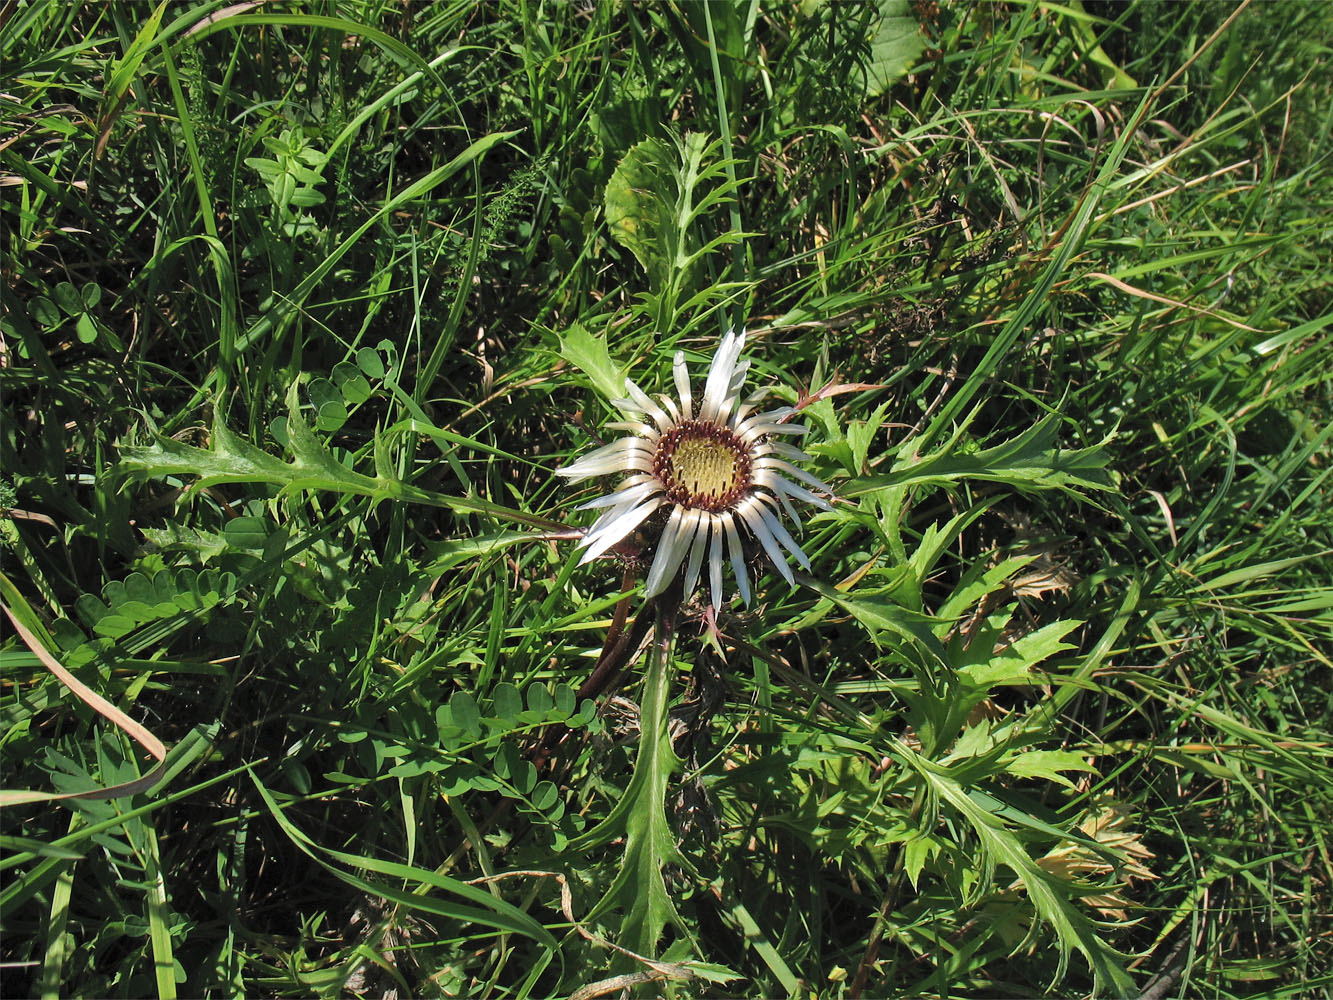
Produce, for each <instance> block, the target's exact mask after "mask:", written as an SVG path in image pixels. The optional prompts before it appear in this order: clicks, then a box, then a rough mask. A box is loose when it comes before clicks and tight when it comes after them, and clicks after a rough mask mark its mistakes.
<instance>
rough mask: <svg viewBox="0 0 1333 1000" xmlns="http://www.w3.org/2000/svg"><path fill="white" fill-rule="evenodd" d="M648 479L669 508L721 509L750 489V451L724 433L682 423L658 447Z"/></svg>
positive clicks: (714, 427) (707, 425) (715, 428)
mask: <svg viewBox="0 0 1333 1000" xmlns="http://www.w3.org/2000/svg"><path fill="white" fill-rule="evenodd" d="M653 475H655V476H657V478H658V479H660V480H661V482H662V485H663V487H664V492H665V493H666V498H667V500H668V501H670V502H671V503H676V504H680V505H681V506H683V507H702V508H703V509H705V510H711V511H720V510H725V509H726V508H727V507H729V506H731V505H732V504H733V503H734V502H735V501H736V500H737V499H739V498H740V496H742V495H743V494H744V493H745V491H746V490H748V489H749V487H750V452H749V449H748V448H746V446H745V443H744V442H743V441H741V440H740V439H739V438H738V437H736V435H735V434H733V433H732V432H731V431H729V430H728V429H727V428H725V427H719V426H717V425H716V424H712V423H705V422H703V421H698V420H686V421H682V422H681V423H679V424H677V425H676V426H675V427H673V428H671V430H669V431H667V432H666V433H665V434H663V435H662V437H661V438H660V439H659V441H658V442H657V450H656V452H655V453H654V455H653Z"/></svg>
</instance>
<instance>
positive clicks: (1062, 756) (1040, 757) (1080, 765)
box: [1004, 750, 1096, 788]
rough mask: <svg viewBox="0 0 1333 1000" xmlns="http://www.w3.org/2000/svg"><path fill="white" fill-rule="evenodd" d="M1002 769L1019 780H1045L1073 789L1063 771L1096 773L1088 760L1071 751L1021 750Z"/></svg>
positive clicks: (1072, 784) (1071, 783)
mask: <svg viewBox="0 0 1333 1000" xmlns="http://www.w3.org/2000/svg"><path fill="white" fill-rule="evenodd" d="M1004 769H1005V770H1006V771H1008V772H1009V773H1010V774H1012V775H1014V776H1015V777H1019V778H1046V779H1048V780H1050V781H1054V782H1055V783H1056V784H1060V785H1065V786H1067V787H1069V788H1073V787H1074V783H1073V782H1072V781H1070V780H1069V779H1068V778H1066V777H1065V776H1064V774H1063V773H1062V772H1064V771H1096V768H1094V767H1093V766H1092V765H1091V764H1090V763H1088V759H1087V758H1086V757H1084V756H1083V754H1081V753H1076V752H1075V751H1073V750H1023V751H1022V752H1021V753H1019V755H1018V756H1017V757H1015V758H1014V759H1013V760H1010V761H1008V762H1006V763H1005V765H1004Z"/></svg>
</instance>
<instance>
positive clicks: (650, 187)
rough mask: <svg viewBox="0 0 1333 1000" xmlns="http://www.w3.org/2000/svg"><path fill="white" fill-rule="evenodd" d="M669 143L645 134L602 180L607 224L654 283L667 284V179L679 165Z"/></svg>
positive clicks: (672, 246)
mask: <svg viewBox="0 0 1333 1000" xmlns="http://www.w3.org/2000/svg"><path fill="white" fill-rule="evenodd" d="M678 162H679V161H678V159H677V157H676V155H675V151H674V150H673V149H672V148H671V146H670V145H669V144H668V143H666V142H663V141H662V140H661V139H651V138H650V139H644V140H643V141H642V142H639V143H636V144H635V145H634V146H631V147H630V150H629V152H627V153H626V154H625V156H624V158H623V159H622V160H621V161H620V163H619V164H618V165H617V166H616V169H615V172H614V173H613V174H612V175H611V179H610V180H609V181H607V184H606V196H605V202H606V225H607V228H608V229H609V230H610V231H611V236H612V237H613V238H614V239H615V241H616V242H617V243H619V244H620V245H621V246H623V247H625V249H627V250H629V251H630V253H632V254H634V256H635V258H636V259H637V260H638V262H639V264H640V266H642V267H643V269H644V271H646V272H647V274H648V277H649V279H650V281H651V282H652V284H653V285H654V286H655V287H661V286H663V285H665V284H666V279H667V275H668V273H669V271H670V268H671V261H672V259H673V258H674V257H675V251H676V249H677V241H678V236H679V234H678V231H677V228H676V224H675V218H674V209H675V203H676V192H675V191H674V190H672V187H673V185H672V183H671V179H672V178H673V176H674V175H675V172H676V170H677V169H678Z"/></svg>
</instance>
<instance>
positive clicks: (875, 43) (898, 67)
mask: <svg viewBox="0 0 1333 1000" xmlns="http://www.w3.org/2000/svg"><path fill="white" fill-rule="evenodd" d="M925 50H926V36H925V35H923V34H922V33H921V25H920V24H919V23H918V22H917V19H916V18H915V17H913V16H912V14H911V7H910V5H909V4H908V0H880V4H879V22H878V23H877V24H876V25H875V33H874V34H873V35H872V36H871V37H870V62H869V63H868V64H867V66H866V80H865V91H866V96H867V97H878V96H879V95H880V94H882V93H884V91H886V90H888V89H889V88H890V87H891V86H893V84H894V83H895V82H897V81H898V80H899V79H901V78H902V77H903V76H904V75H905V74H906V73H907V71H908V70H909V69H911V68H912V66H913V64H915V62H916V61H917V59H919V58H920V57H921V53H922V52H924V51H925Z"/></svg>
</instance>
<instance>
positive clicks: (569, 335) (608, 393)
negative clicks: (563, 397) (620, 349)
mask: <svg viewBox="0 0 1333 1000" xmlns="http://www.w3.org/2000/svg"><path fill="white" fill-rule="evenodd" d="M560 356H561V357H562V358H564V359H565V360H566V361H568V362H569V363H570V364H571V365H573V366H574V367H575V368H577V369H579V371H581V372H583V373H584V374H585V375H587V376H588V377H589V378H590V379H592V384H593V388H594V389H596V390H597V392H598V393H599V394H601V396H602V398H603V399H607V400H613V399H624V398H625V370H624V369H623V368H621V367H620V366H619V365H617V364H616V363H615V362H614V361H612V360H611V354H610V352H609V351H607V349H606V341H605V340H603V339H601V338H599V337H594V336H593V335H592V334H591V333H589V332H588V331H587V330H586V329H585V328H584V327H583V325H582V324H580V323H575V324H573V325H572V326H571V327H570V328H569V329H568V330H567V331H565V334H564V336H562V337H561V338H560Z"/></svg>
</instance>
